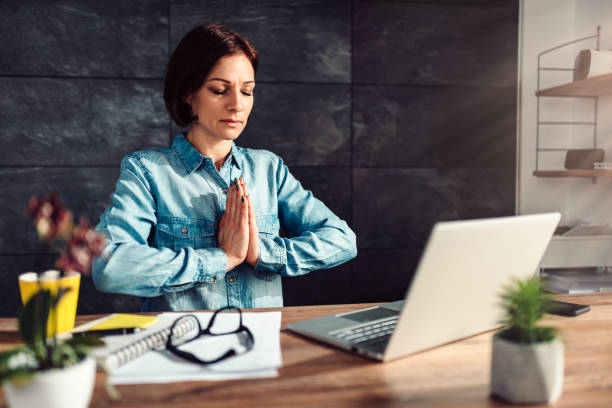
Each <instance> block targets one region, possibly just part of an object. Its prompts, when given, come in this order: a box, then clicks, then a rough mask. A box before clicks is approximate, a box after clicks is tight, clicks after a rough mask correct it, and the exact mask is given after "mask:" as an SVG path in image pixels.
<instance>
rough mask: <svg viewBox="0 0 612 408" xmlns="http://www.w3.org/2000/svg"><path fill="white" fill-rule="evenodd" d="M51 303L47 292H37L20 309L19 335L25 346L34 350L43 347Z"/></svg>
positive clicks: (50, 296)
mask: <svg viewBox="0 0 612 408" xmlns="http://www.w3.org/2000/svg"><path fill="white" fill-rule="evenodd" d="M52 303H53V299H52V295H51V292H50V291H49V290H39V291H38V292H36V294H34V295H33V296H32V297H31V298H30V299H28V301H27V302H26V304H25V305H24V306H23V309H21V313H20V314H19V333H20V334H21V338H22V339H23V341H24V343H26V345H28V346H30V347H31V348H36V347H37V345H38V346H40V345H41V344H42V345H43V346H44V344H45V341H46V338H47V321H48V320H49V313H50V311H51V305H52Z"/></svg>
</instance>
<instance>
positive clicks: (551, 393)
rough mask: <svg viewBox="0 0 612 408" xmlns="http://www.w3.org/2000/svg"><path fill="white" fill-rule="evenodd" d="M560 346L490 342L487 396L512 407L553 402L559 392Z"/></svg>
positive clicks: (553, 344)
mask: <svg viewBox="0 0 612 408" xmlns="http://www.w3.org/2000/svg"><path fill="white" fill-rule="evenodd" d="M563 366H564V360H563V343H562V342H561V341H560V340H559V339H554V340H552V341H549V342H543V343H535V344H517V343H513V342H510V341H507V340H504V339H502V338H500V337H499V336H498V335H496V336H495V337H494V338H493V357H492V360H491V393H492V394H494V395H496V396H498V397H501V398H503V399H505V400H506V401H509V402H512V403H515V404H541V403H548V404H550V403H552V402H554V401H556V400H557V399H558V398H559V397H560V396H561V392H562V391H563Z"/></svg>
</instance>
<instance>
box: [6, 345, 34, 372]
mask: <svg viewBox="0 0 612 408" xmlns="http://www.w3.org/2000/svg"><path fill="white" fill-rule="evenodd" d="M39 367H40V364H39V362H38V360H37V358H36V355H35V353H34V351H33V350H32V349H30V348H28V347H25V346H20V347H16V348H14V349H12V350H9V351H4V352H2V353H0V381H4V380H8V379H16V378H27V377H29V376H31V375H32V373H34V372H35V371H36V370H37V369H39Z"/></svg>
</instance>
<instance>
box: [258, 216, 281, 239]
mask: <svg viewBox="0 0 612 408" xmlns="http://www.w3.org/2000/svg"><path fill="white" fill-rule="evenodd" d="M255 221H256V222H257V228H258V229H259V233H264V234H273V235H278V232H279V229H280V224H279V222H278V217H277V216H276V215H275V214H271V215H256V216H255Z"/></svg>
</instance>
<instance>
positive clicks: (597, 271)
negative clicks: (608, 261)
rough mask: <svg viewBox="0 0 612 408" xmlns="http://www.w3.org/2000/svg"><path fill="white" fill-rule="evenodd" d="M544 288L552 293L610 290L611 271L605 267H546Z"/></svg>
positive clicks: (543, 277)
mask: <svg viewBox="0 0 612 408" xmlns="http://www.w3.org/2000/svg"><path fill="white" fill-rule="evenodd" d="M541 276H542V281H543V282H544V283H545V285H546V289H547V290H548V291H550V292H554V293H591V292H612V273H610V272H608V271H607V268H603V270H602V268H576V269H559V270H557V269H546V270H544V271H543V272H542V275H541Z"/></svg>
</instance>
